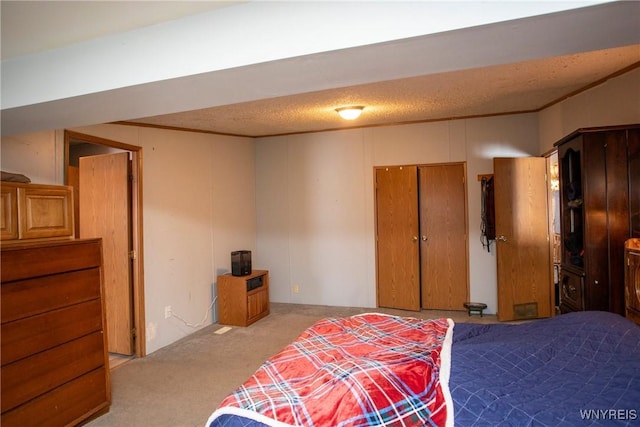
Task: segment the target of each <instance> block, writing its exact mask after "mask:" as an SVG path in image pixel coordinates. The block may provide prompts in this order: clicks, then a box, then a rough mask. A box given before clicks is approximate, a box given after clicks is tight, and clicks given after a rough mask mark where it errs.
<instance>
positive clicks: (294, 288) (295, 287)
mask: <svg viewBox="0 0 640 427" xmlns="http://www.w3.org/2000/svg"><path fill="white" fill-rule="evenodd" d="M298 292H300V286H298V285H293V293H294V294H297V293H298Z"/></svg>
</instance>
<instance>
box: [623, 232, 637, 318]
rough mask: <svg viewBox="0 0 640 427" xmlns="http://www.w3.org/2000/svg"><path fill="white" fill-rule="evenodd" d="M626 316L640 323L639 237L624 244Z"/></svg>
mask: <svg viewBox="0 0 640 427" xmlns="http://www.w3.org/2000/svg"><path fill="white" fill-rule="evenodd" d="M624 260H625V262H624V264H625V273H624V289H625V297H626V298H625V301H626V303H625V305H626V317H627V318H628V319H631V320H633V321H634V322H636V323H637V324H638V325H640V238H634V239H629V240H627V241H626V242H625V245H624Z"/></svg>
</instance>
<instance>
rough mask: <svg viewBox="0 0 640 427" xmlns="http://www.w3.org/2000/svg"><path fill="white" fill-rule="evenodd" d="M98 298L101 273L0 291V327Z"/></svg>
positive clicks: (31, 282) (69, 275) (81, 273)
mask: <svg viewBox="0 0 640 427" xmlns="http://www.w3.org/2000/svg"><path fill="white" fill-rule="evenodd" d="M98 298H100V269H99V268H91V269H89V270H80V271H74V272H71V273H62V274H56V275H53V276H45V277H38V278H36V279H30V280H19V281H16V282H10V283H3V284H2V286H1V287H0V316H1V318H2V323H7V322H12V321H14V320H18V319H22V318H25V317H29V316H35V315H37V314H41V313H45V312H47V311H51V310H56V309H59V308H63V307H66V306H70V305H75V304H78V303H80V302H85V301H90V300H94V299H98Z"/></svg>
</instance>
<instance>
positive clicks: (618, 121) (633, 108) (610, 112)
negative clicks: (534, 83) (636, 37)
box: [539, 68, 640, 153]
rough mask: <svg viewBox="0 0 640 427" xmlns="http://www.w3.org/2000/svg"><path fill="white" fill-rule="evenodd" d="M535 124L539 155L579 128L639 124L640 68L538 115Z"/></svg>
mask: <svg viewBox="0 0 640 427" xmlns="http://www.w3.org/2000/svg"><path fill="white" fill-rule="evenodd" d="M539 120H540V124H539V126H540V152H541V153H545V152H547V151H549V150H551V149H552V148H553V144H554V143H555V142H556V141H558V140H559V139H561V138H562V137H564V136H566V135H568V134H570V133H571V132H573V131H575V130H577V129H580V128H585V127H597V126H612V125H627V124H634V123H640V68H636V69H635V70H632V71H630V72H627V73H625V74H623V75H621V76H619V77H616V78H613V79H611V80H608V81H606V82H605V83H603V84H601V85H599V86H596V87H594V88H592V89H589V90H587V91H585V92H582V93H579V94H577V95H575V96H573V97H571V98H568V99H566V100H564V101H562V102H560V103H558V104H556V105H553V106H551V107H549V108H547V109H545V110H543V111H541V112H540V114H539Z"/></svg>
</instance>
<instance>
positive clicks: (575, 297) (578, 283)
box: [560, 270, 584, 312]
mask: <svg viewBox="0 0 640 427" xmlns="http://www.w3.org/2000/svg"><path fill="white" fill-rule="evenodd" d="M583 288H584V276H583V275H580V274H575V273H573V272H570V271H567V270H563V271H562V272H561V273H560V292H561V293H560V301H561V303H560V304H561V307H562V308H563V309H565V308H566V309H569V310H566V311H563V312H567V311H574V310H575V311H582V310H584V298H583V295H584V293H583Z"/></svg>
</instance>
